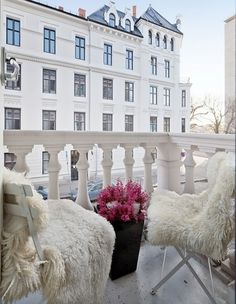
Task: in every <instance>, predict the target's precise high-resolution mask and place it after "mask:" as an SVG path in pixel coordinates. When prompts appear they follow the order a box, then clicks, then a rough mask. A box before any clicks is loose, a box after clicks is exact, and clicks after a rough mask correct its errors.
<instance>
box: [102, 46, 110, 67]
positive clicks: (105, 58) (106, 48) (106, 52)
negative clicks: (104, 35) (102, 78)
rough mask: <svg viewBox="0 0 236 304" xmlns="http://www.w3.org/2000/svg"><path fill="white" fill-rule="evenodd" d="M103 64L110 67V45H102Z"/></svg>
mask: <svg viewBox="0 0 236 304" xmlns="http://www.w3.org/2000/svg"><path fill="white" fill-rule="evenodd" d="M103 63H104V64H106V65H112V45H110V44H106V43H105V44H104V53H103Z"/></svg>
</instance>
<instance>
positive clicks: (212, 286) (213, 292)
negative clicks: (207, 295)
mask: <svg viewBox="0 0 236 304" xmlns="http://www.w3.org/2000/svg"><path fill="white" fill-rule="evenodd" d="M208 268H209V273H210V278H211V288H212V296H213V298H215V288H214V282H213V276H212V271H211V261H210V258H208Z"/></svg>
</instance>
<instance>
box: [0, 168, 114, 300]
mask: <svg viewBox="0 0 236 304" xmlns="http://www.w3.org/2000/svg"><path fill="white" fill-rule="evenodd" d="M3 182H4V205H3V208H4V221H3V233H2V235H3V238H2V273H1V276H2V279H1V285H0V291H1V297H2V299H3V302H4V303H12V302H13V301H15V300H18V299H20V298H22V297H24V296H27V295H28V294H29V293H33V292H35V291H37V290H39V289H41V290H42V294H43V296H44V299H46V301H47V303H48V304H51V303H56V304H87V303H88V304H95V303H96V304H102V303H103V293H104V290H105V286H106V282H107V279H108V275H109V270H110V264H111V257H112V252H113V246H114V240H115V233H114V230H113V228H112V226H111V225H110V223H109V222H107V221H106V220H105V219H104V218H102V217H101V216H99V215H97V214H96V213H94V212H92V211H88V210H85V209H84V208H82V207H80V206H78V205H77V204H76V203H74V202H72V201H70V200H48V201H44V200H43V199H42V197H41V196H40V195H39V194H38V193H37V192H36V191H35V190H34V189H33V188H32V186H31V185H30V183H29V181H28V180H27V179H25V178H24V177H23V176H22V175H21V174H19V173H18V174H17V173H15V172H11V171H9V170H5V171H4V175H3Z"/></svg>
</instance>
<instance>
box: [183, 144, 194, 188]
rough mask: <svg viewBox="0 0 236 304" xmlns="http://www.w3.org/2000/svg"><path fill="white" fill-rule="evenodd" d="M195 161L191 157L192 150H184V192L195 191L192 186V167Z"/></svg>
mask: <svg viewBox="0 0 236 304" xmlns="http://www.w3.org/2000/svg"><path fill="white" fill-rule="evenodd" d="M195 165H196V162H195V161H194V158H193V151H192V150H191V149H190V150H186V157H185V160H184V166H185V185H184V193H190V194H192V193H195V188H194V167H195Z"/></svg>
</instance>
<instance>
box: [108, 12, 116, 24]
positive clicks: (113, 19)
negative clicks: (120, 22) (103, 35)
mask: <svg viewBox="0 0 236 304" xmlns="http://www.w3.org/2000/svg"><path fill="white" fill-rule="evenodd" d="M109 25H110V26H112V27H115V25H116V17H115V15H114V14H110V15H109Z"/></svg>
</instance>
